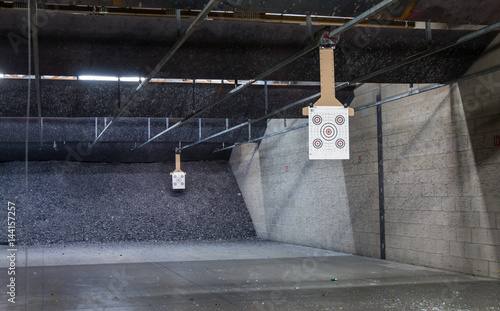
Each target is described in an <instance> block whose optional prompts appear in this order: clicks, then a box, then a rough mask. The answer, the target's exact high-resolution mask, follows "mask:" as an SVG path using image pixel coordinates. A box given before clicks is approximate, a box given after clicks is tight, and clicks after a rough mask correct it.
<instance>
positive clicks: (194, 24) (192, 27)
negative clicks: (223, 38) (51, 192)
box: [90, 0, 220, 148]
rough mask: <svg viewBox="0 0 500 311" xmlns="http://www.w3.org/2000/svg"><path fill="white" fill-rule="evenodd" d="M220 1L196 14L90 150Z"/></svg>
mask: <svg viewBox="0 0 500 311" xmlns="http://www.w3.org/2000/svg"><path fill="white" fill-rule="evenodd" d="M219 1H220V0H210V2H209V3H208V4H207V5H206V6H205V8H204V9H203V10H202V11H201V12H200V13H199V14H198V16H197V17H196V18H195V20H194V21H193V22H192V23H191V24H190V25H189V27H188V28H187V29H186V31H185V32H184V34H183V35H182V37H180V38H179V40H177V42H176V43H175V44H174V46H173V47H172V48H171V49H170V51H169V52H168V53H167V54H166V55H165V56H164V57H163V59H162V60H161V61H160V62H159V63H158V65H156V67H155V68H154V69H153V71H151V73H150V74H149V75H148V76H147V78H146V79H145V80H144V81H142V83H141V84H139V86H138V87H137V88H136V89H135V91H134V92H133V93H132V94H131V95H130V96H129V97H128V99H127V100H126V101H125V104H124V105H123V108H122V109H120V111H119V112H118V114H117V115H116V116H115V117H114V118H113V119H112V120H111V122H109V123H108V125H107V126H106V127H105V128H104V130H103V131H102V132H101V133H100V134H99V135H98V136H97V138H96V139H95V140H94V142H93V143H92V144H91V145H90V148H92V147H93V146H94V145H95V144H96V143H97V141H98V140H99V139H100V138H101V137H102V135H103V134H104V132H106V130H107V129H108V128H109V127H110V126H111V125H112V124H113V123H114V121H115V120H116V119H117V118H119V117H120V116H121V115H122V114H123V113H124V112H125V111H126V110H127V108H128V107H129V106H130V104H132V102H134V101H135V99H136V97H137V95H138V94H139V92H140V91H141V90H143V89H144V87H145V86H146V85H148V84H149V82H150V81H151V79H152V78H153V77H154V76H155V75H156V74H157V73H158V72H159V71H160V70H161V69H162V68H163V66H165V64H166V63H167V62H168V61H169V60H170V59H171V58H172V56H173V55H174V54H175V52H177V50H178V49H179V48H180V47H181V46H182V44H184V42H186V40H187V39H188V38H189V36H190V35H191V34H192V33H193V32H194V31H195V29H196V27H198V25H199V24H200V23H201V22H202V21H203V20H204V19H205V17H206V16H207V15H208V13H210V11H211V10H212V9H213V8H214V7H215V6H216V5H217V4H218V3H219Z"/></svg>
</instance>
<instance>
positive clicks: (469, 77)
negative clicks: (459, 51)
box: [214, 66, 500, 152]
mask: <svg viewBox="0 0 500 311" xmlns="http://www.w3.org/2000/svg"><path fill="white" fill-rule="evenodd" d="M498 70H500V66H495V67H492V68H490V69H486V70H483V71H480V72H476V73H473V74H469V75H466V76H463V77H460V78H458V79H455V80H452V81H449V82H446V83H442V84H435V85H432V86H429V87H425V88H422V89H419V90H415V91H412V92H408V93H404V94H400V95H396V96H393V97H391V98H387V99H384V100H382V101H378V102H375V103H372V104H369V105H366V106H363V107H359V108H356V109H354V110H355V111H359V110H363V109H367V108H370V107H374V106H380V105H383V104H385V103H388V102H391V101H395V100H398V99H401V98H404V97H408V96H412V95H416V94H420V93H423V92H427V91H430V90H434V89H437V88H440V87H443V86H446V85H450V84H453V83H458V82H462V81H465V80H468V79H473V78H476V77H479V76H482V75H485V74H489V73H492V72H495V71H498ZM308 125H309V124H302V125H299V126H296V127H292V128H290V129H287V130H283V131H280V132H276V133H273V134H269V135H265V136H262V137H259V138H256V139H252V140H250V141H247V142H244V143H238V144H234V145H232V146H229V147H226V148H223V149H217V150H215V151H214V152H219V151H224V150H227V149H232V148H234V147H237V146H240V145H244V144H248V143H252V142H256V141H259V140H263V139H266V138H269V137H272V136H276V135H279V134H283V133H288V132H291V131H295V130H297V129H300V128H303V127H306V126H308ZM240 126H244V124H240Z"/></svg>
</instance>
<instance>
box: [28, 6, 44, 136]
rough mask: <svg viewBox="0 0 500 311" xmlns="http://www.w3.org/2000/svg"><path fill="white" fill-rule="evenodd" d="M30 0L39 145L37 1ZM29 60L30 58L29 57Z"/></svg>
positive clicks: (40, 107) (40, 101) (40, 106)
mask: <svg viewBox="0 0 500 311" xmlns="http://www.w3.org/2000/svg"><path fill="white" fill-rule="evenodd" d="M29 1H30V9H29V15H30V25H31V27H30V29H29V30H28V31H31V40H32V44H33V45H32V53H33V64H34V67H35V88H36V103H37V108H38V118H39V126H40V145H41V144H42V143H43V136H42V135H43V134H42V133H43V131H42V126H43V124H42V119H41V118H42V96H41V89H40V58H39V55H40V54H39V52H38V21H37V12H38V8H37V3H36V0H29ZM30 62H31V59H30Z"/></svg>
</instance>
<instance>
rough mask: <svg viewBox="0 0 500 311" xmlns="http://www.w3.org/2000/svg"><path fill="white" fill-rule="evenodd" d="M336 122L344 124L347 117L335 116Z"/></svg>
mask: <svg viewBox="0 0 500 311" xmlns="http://www.w3.org/2000/svg"><path fill="white" fill-rule="evenodd" d="M335 122H336V123H337V124H338V125H342V124H344V123H345V118H344V116H336V117H335Z"/></svg>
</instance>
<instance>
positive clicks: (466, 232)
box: [456, 227, 472, 243]
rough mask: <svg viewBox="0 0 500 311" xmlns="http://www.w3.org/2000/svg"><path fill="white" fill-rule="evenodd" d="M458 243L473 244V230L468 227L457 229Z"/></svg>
mask: <svg viewBox="0 0 500 311" xmlns="http://www.w3.org/2000/svg"><path fill="white" fill-rule="evenodd" d="M456 232H457V241H459V242H469V243H470V242H472V229H471V228H467V227H456Z"/></svg>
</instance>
